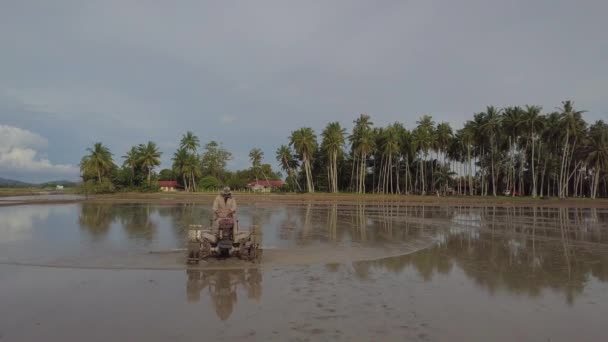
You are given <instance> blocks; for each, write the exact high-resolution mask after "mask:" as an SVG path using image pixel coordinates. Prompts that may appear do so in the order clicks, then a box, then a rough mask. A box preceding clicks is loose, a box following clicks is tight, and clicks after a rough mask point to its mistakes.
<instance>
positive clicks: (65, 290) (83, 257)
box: [0, 203, 608, 341]
mask: <svg viewBox="0 0 608 342" xmlns="http://www.w3.org/2000/svg"><path fill="white" fill-rule="evenodd" d="M209 217H210V211H209V209H208V208H206V207H203V206H201V205H178V204H170V205H152V204H141V205H112V204H92V203H77V204H61V205H24V206H11V207H0V289H1V291H0V317H2V319H1V320H0V341H2V340H3V339H6V340H7V341H8V340H33V339H42V338H44V339H46V340H48V339H49V338H50V339H51V340H82V339H85V338H86V339H87V340H100V341H104V340H109V339H120V340H141V339H146V340H152V341H154V340H159V341H160V340H167V339H172V340H192V339H200V338H202V337H210V338H215V339H219V340H223V339H228V340H234V339H237V340H238V339H252V338H253V339H256V340H258V339H259V340H268V339H270V340H273V339H274V340H319V339H321V340H378V339H384V340H403V339H408V340H446V339H452V340H504V341H512V340H549V339H550V340H551V341H556V340H564V341H568V340H605V338H606V336H605V327H604V322H605V317H608V316H607V315H608V300H607V298H608V209H563V208H562V209H557V208H555V209H551V208H493V207H485V208H469V207H420V206H417V207H412V206H404V205H400V206H399V205H390V206H389V205H382V204H376V205H363V204H361V205H344V204H339V205H338V204H334V205H331V204H330V205H319V204H316V205H315V204H302V205H282V204H264V205H259V206H255V205H250V206H242V207H241V208H240V211H239V220H240V224H241V226H242V227H250V226H253V225H257V226H259V227H260V228H261V230H262V243H263V246H264V247H265V251H264V259H263V262H262V263H261V264H259V265H254V264H250V263H243V262H240V261H235V260H222V261H217V260H212V261H210V262H208V263H204V264H202V265H200V266H197V267H186V266H185V264H184V263H183V256H182V253H172V252H171V251H173V250H174V249H179V248H182V247H183V246H184V240H185V236H186V231H187V227H188V225H189V224H195V223H206V222H209ZM203 332H205V333H206V335H203Z"/></svg>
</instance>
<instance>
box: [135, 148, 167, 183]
mask: <svg viewBox="0 0 608 342" xmlns="http://www.w3.org/2000/svg"><path fill="white" fill-rule="evenodd" d="M137 149H138V152H139V160H138V163H139V164H140V165H141V166H142V167H143V168H144V170H146V171H148V185H150V184H151V182H152V170H153V169H154V167H156V166H159V165H160V156H161V155H162V152H160V151H159V150H158V147H157V146H156V144H155V143H154V142H152V141H148V143H147V144H146V145H144V144H140V145H139V146H138V148H137Z"/></svg>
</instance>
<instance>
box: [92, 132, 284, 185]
mask: <svg viewBox="0 0 608 342" xmlns="http://www.w3.org/2000/svg"><path fill="white" fill-rule="evenodd" d="M200 147H201V144H200V140H199V138H198V137H197V136H196V135H195V134H194V133H192V132H190V131H188V132H186V133H185V134H184V135H183V136H182V138H181V141H180V144H179V148H178V149H177V150H176V151H175V153H174V154H173V157H172V158H171V161H172V165H171V169H163V170H160V171H159V172H158V173H157V172H156V169H157V167H158V166H160V164H161V156H162V152H161V151H160V150H159V149H158V146H157V145H156V144H155V143H154V142H152V141H150V142H148V143H146V144H139V145H135V146H133V147H131V149H130V150H129V151H127V153H126V154H125V155H123V156H122V157H121V159H122V164H121V165H118V164H117V163H116V162H115V160H114V156H113V154H112V152H111V151H110V149H109V148H108V147H107V146H105V145H104V144H103V143H101V142H97V143H95V144H93V146H92V147H90V148H88V149H87V154H86V155H85V156H84V157H83V158H82V160H81V162H80V175H81V177H82V179H83V184H84V187H85V191H90V192H95V193H107V192H114V191H158V190H159V187H158V181H163V180H176V181H177V182H178V185H179V187H181V188H182V189H183V190H185V191H190V192H194V191H204V190H216V189H218V188H220V187H221V186H224V185H227V186H230V187H232V188H234V189H244V188H245V187H246V186H247V183H249V182H250V181H252V180H258V179H260V178H262V179H266V180H276V179H280V178H281V173H280V172H275V171H273V170H272V167H271V165H270V164H267V163H263V162H262V161H263V157H264V153H263V152H262V150H261V149H259V148H253V149H252V150H251V152H250V153H249V158H250V161H251V167H250V168H247V169H244V170H237V171H228V170H227V169H226V165H227V163H228V162H229V161H230V160H231V159H232V153H230V152H229V151H227V150H226V149H225V148H223V147H222V145H221V144H219V143H218V142H216V141H210V142H209V143H207V144H205V145H204V146H203V149H202V150H200ZM199 152H200V153H199Z"/></svg>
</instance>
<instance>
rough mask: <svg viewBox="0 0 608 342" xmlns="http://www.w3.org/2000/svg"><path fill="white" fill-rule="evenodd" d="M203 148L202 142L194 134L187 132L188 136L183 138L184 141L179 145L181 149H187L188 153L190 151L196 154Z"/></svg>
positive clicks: (185, 135)
mask: <svg viewBox="0 0 608 342" xmlns="http://www.w3.org/2000/svg"><path fill="white" fill-rule="evenodd" d="M200 146H201V143H200V140H199V139H198V137H197V136H196V135H194V133H192V132H190V131H187V132H186V134H184V135H183V136H182V140H181V141H180V143H179V147H180V148H183V149H185V150H186V151H190V152H192V153H196V150H197V149H198V148H199V147H200Z"/></svg>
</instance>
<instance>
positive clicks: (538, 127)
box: [276, 101, 608, 198]
mask: <svg viewBox="0 0 608 342" xmlns="http://www.w3.org/2000/svg"><path fill="white" fill-rule="evenodd" d="M583 113H584V111H579V110H575V109H574V104H573V102H571V101H564V102H563V103H562V106H561V108H559V109H558V110H557V111H555V112H551V113H546V114H543V113H542V108H541V107H539V106H525V107H518V106H514V107H507V108H504V109H501V108H497V107H494V106H489V107H487V108H486V110H485V111H484V112H480V113H477V114H474V115H473V118H472V119H471V120H468V121H466V122H465V124H464V127H462V128H461V129H458V130H456V131H453V130H452V128H451V127H450V125H449V124H448V123H445V122H442V123H439V124H436V123H435V122H434V121H433V118H432V117H431V116H430V115H423V116H422V117H421V118H420V119H419V120H418V121H417V122H416V127H414V128H413V129H411V130H408V129H406V128H405V127H404V126H403V125H402V124H401V123H392V124H390V125H388V126H387V127H374V124H373V122H372V121H371V117H370V116H369V115H365V114H361V115H360V116H359V117H358V118H357V119H356V120H355V121H354V122H353V123H354V127H353V129H352V132H351V134H350V135H348V137H347V136H346V132H345V131H344V130H343V129H342V128H341V126H340V124H339V123H337V122H332V123H329V124H328V125H327V126H326V128H325V129H324V130H323V132H322V134H321V136H322V142H321V146H320V148H318V147H317V139H316V135H315V132H314V131H313V130H312V129H310V128H300V129H297V130H295V131H293V132H292V134H291V136H290V137H289V143H290V145H289V146H287V145H282V146H281V147H279V149H278V150H277V155H276V156H277V161H279V163H280V165H281V167H282V168H283V169H284V170H285V171H287V174H288V176H289V178H291V182H290V184H291V186H292V188H293V189H295V188H298V189H299V186H298V184H299V182H303V183H305V184H306V187H305V189H306V191H307V192H314V191H315V190H326V191H328V192H338V191H343V192H355V193H380V194H420V195H425V194H433V195H435V194H436V195H445V194H458V195H481V196H488V195H492V196H498V195H508V196H523V195H526V196H531V197H533V198H536V197H539V196H542V197H549V196H553V197H559V198H566V197H589V198H596V197H608V173H607V171H606V168H608V125H607V124H606V123H604V122H603V121H601V120H600V121H597V122H595V123H593V124H591V125H589V124H588V123H586V122H585V121H584V120H583V118H582V114H583ZM345 138H347V141H348V142H349V143H350V146H347V147H346V148H344V143H345ZM298 169H299V171H296V170H298ZM289 178H288V182H289V181H290V179H289Z"/></svg>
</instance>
